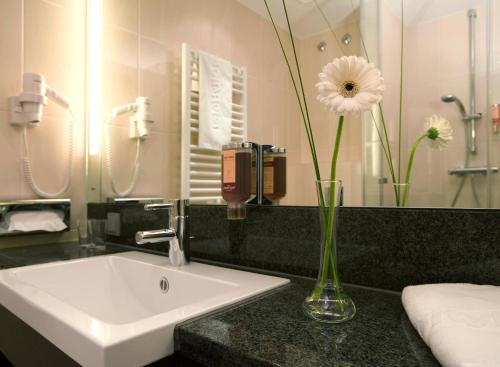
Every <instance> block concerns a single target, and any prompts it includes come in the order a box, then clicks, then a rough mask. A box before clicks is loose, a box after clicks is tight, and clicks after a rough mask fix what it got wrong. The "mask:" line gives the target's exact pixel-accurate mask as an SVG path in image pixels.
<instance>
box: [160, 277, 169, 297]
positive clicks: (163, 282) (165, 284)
mask: <svg viewBox="0 0 500 367" xmlns="http://www.w3.org/2000/svg"><path fill="white" fill-rule="evenodd" d="M169 288H170V286H169V284H168V279H167V278H166V277H161V278H160V289H161V291H162V292H163V293H167V292H168V289H169Z"/></svg>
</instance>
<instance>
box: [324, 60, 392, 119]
mask: <svg viewBox="0 0 500 367" xmlns="http://www.w3.org/2000/svg"><path fill="white" fill-rule="evenodd" d="M319 79H320V81H319V83H317V84H316V87H317V88H318V91H319V95H318V100H319V101H320V102H321V103H323V104H324V105H325V106H326V107H327V108H328V110H330V111H332V112H336V113H338V114H340V115H343V114H344V113H349V112H363V111H367V110H369V109H370V108H371V107H372V105H373V104H375V103H378V102H380V101H381V100H382V93H383V91H384V89H385V88H384V79H383V78H382V76H381V73H380V70H378V69H377V68H376V67H375V65H373V64H371V63H368V62H367V61H366V60H365V59H364V58H362V57H358V56H342V57H341V58H337V59H334V60H333V61H332V62H331V63H329V64H326V65H325V66H324V67H323V70H322V71H321V73H320V74H319Z"/></svg>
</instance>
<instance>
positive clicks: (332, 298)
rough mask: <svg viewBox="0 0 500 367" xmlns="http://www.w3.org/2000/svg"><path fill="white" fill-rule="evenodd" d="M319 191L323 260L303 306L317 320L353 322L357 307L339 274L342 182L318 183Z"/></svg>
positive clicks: (327, 181)
mask: <svg viewBox="0 0 500 367" xmlns="http://www.w3.org/2000/svg"><path fill="white" fill-rule="evenodd" d="M316 188H317V194H318V204H319V205H318V207H319V217H320V228H321V240H320V241H321V258H320V266H319V274H318V280H317V281H316V285H315V286H314V289H313V291H312V292H311V294H310V295H309V296H308V297H307V298H306V299H305V300H304V302H303V304H302V306H303V309H304V312H305V313H306V315H308V316H309V317H311V318H313V319H315V320H318V321H321V322H329V323H339V322H344V321H348V320H350V319H352V318H353V317H354V315H355V314H356V306H355V305H354V302H353V301H352V299H351V297H349V296H348V295H347V294H346V293H345V292H344V290H343V289H342V286H341V283H340V278H339V275H338V271H337V261H336V245H337V229H338V220H337V218H338V215H337V211H338V210H337V209H338V207H339V203H341V200H342V182H341V181H340V180H337V181H330V180H320V181H316Z"/></svg>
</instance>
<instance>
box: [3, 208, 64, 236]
mask: <svg viewBox="0 0 500 367" xmlns="http://www.w3.org/2000/svg"><path fill="white" fill-rule="evenodd" d="M5 223H6V224H7V225H8V230H9V232H10V231H20V232H33V231H46V232H59V231H62V230H64V229H66V228H67V227H68V226H67V225H66V224H65V223H64V214H63V212H62V211H60V210H20V211H12V212H8V213H7V214H6V215H5Z"/></svg>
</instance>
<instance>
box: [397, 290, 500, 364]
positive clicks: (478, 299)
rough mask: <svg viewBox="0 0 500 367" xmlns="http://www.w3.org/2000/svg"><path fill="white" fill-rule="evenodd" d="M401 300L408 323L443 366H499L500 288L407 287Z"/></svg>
mask: <svg viewBox="0 0 500 367" xmlns="http://www.w3.org/2000/svg"><path fill="white" fill-rule="evenodd" d="M402 300H403V306H404V308H405V310H406V313H407V314H408V317H409V319H410V321H411V323H412V324H413V326H414V327H415V329H417V331H418V333H419V334H420V336H421V337H422V339H423V340H424V341H425V343H426V344H427V345H428V346H429V348H431V350H432V353H433V354H434V356H435V357H436V359H437V360H438V361H439V362H440V363H441V364H442V365H443V366H444V367H498V366H500V287H495V286H491V285H475V284H461V283H457V284H425V285H417V286H409V287H406V288H405V289H404V290H403V294H402Z"/></svg>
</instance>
